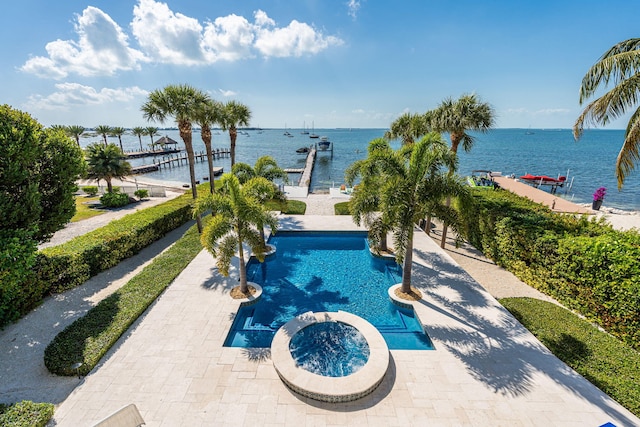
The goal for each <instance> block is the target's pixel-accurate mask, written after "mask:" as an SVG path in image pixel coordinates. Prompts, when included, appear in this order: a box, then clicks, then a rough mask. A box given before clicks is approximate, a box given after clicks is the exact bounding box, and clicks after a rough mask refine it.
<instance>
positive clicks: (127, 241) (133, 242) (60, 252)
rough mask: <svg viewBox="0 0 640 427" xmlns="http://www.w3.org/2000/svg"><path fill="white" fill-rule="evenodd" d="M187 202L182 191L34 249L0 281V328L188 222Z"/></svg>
mask: <svg viewBox="0 0 640 427" xmlns="http://www.w3.org/2000/svg"><path fill="white" fill-rule="evenodd" d="M207 188H208V185H207ZM192 204H193V199H192V198H191V196H190V195H188V194H185V195H183V196H180V197H177V198H175V199H172V200H169V201H167V202H165V203H162V204H160V205H157V206H154V207H151V208H147V209H144V210H140V211H137V212H135V213H132V214H129V215H126V216H124V217H123V218H120V219H118V220H114V221H112V222H111V223H109V224H108V225H106V226H104V227H102V228H99V229H97V230H94V231H91V232H89V233H87V234H85V235H82V236H79V237H76V238H74V239H72V240H70V241H68V242H66V243H64V244H62V245H58V246H54V247H50V248H46V249H43V250H42V251H40V252H38V253H37V255H36V258H35V262H32V263H30V264H32V267H31V268H30V269H29V271H28V272H25V273H24V274H22V276H21V277H16V278H3V280H0V327H2V326H4V325H6V324H8V323H10V322H12V321H14V320H16V319H18V318H19V317H20V316H22V315H24V314H26V313H28V312H29V311H30V310H31V309H33V308H34V307H35V306H37V305H38V304H40V303H41V302H42V300H43V298H44V297H45V296H47V295H48V294H50V293H58V292H62V291H64V290H67V289H71V288H74V287H76V286H79V285H81V284H83V283H84V282H86V281H87V280H88V279H89V278H90V277H92V276H94V275H96V274H97V273H99V272H101V271H103V270H106V269H108V268H111V267H113V266H115V265H117V264H118V263H119V262H120V261H122V260H123V259H126V258H128V257H130V256H132V255H134V254H136V253H138V252H139V251H140V250H141V249H143V248H145V247H146V246H148V245H149V244H151V243H153V242H154V241H156V240H158V239H160V238H161V237H163V236H164V235H165V234H167V233H168V232H169V231H171V230H174V229H175V228H177V227H179V226H181V225H182V224H185V223H186V222H187V221H189V220H191V215H192V214H191V210H192V209H191V207H192ZM0 278H2V277H0ZM5 279H6V280H5ZM9 279H11V280H9Z"/></svg>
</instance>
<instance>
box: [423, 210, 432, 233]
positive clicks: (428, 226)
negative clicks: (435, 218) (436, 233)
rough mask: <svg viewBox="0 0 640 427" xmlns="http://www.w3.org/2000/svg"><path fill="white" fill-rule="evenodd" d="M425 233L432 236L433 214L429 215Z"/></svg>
mask: <svg viewBox="0 0 640 427" xmlns="http://www.w3.org/2000/svg"><path fill="white" fill-rule="evenodd" d="M424 231H425V232H426V233H427V234H431V214H429V215H427V222H426V223H425V225H424Z"/></svg>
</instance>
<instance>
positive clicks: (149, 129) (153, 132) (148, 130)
mask: <svg viewBox="0 0 640 427" xmlns="http://www.w3.org/2000/svg"><path fill="white" fill-rule="evenodd" d="M145 134H146V135H149V139H151V144H150V146H151V151H154V147H155V145H156V144H155V143H154V142H153V137H154V136H157V135H158V128H157V127H153V126H148V127H146V128H145Z"/></svg>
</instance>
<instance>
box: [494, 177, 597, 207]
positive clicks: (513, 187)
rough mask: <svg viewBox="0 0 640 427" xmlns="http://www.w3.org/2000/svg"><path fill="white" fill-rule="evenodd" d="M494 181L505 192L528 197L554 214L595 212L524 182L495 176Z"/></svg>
mask: <svg viewBox="0 0 640 427" xmlns="http://www.w3.org/2000/svg"><path fill="white" fill-rule="evenodd" d="M493 180H494V181H495V182H497V183H498V184H499V185H500V187H502V188H504V189H505V190H509V191H511V192H512V193H515V194H517V195H518V196H522V197H526V198H527V199H529V200H532V201H534V202H536V203H542V204H543V205H545V206H548V207H549V208H550V209H551V210H552V211H554V212H560V213H574V214H593V213H594V211H593V210H591V209H589V208H585V207H584V206H580V205H577V204H575V203H573V202H570V201H569V200H566V199H563V198H562V197H559V196H558V195H557V194H550V193H547V192H546V191H542V190H539V189H537V188H534V187H532V186H530V185H527V184H525V183H524V182H520V181H516V180H515V179H512V178H507V177H504V176H494V177H493Z"/></svg>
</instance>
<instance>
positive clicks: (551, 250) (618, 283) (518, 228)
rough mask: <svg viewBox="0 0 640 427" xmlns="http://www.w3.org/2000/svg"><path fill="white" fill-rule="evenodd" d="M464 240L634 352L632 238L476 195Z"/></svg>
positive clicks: (522, 203) (637, 304) (524, 202)
mask: <svg viewBox="0 0 640 427" xmlns="http://www.w3.org/2000/svg"><path fill="white" fill-rule="evenodd" d="M475 202H476V203H475V207H474V208H473V209H471V210H470V211H468V212H463V213H462V215H463V216H464V218H465V219H464V222H465V230H466V235H465V236H464V237H465V238H466V239H467V240H468V241H470V242H471V244H472V245H474V246H475V247H476V248H478V249H480V250H481V251H482V252H484V254H485V255H486V256H488V257H489V258H491V259H493V260H494V261H495V262H496V264H498V265H500V266H502V267H505V268H506V269H508V270H509V271H511V272H512V273H514V274H515V275H516V276H518V277H519V278H520V279H521V280H523V281H524V282H526V283H527V284H529V285H531V286H533V287H535V288H537V289H539V290H541V291H542V292H545V293H547V294H549V295H551V296H553V297H554V298H556V299H557V300H558V301H560V302H561V303H562V304H564V305H565V306H567V307H569V308H571V309H574V310H577V311H579V312H580V313H581V314H582V315H584V316H585V317H587V318H588V319H590V320H592V321H595V322H597V323H598V324H599V325H601V326H602V327H603V328H605V329H606V330H607V331H609V332H611V333H612V334H614V335H615V336H617V337H619V338H620V339H622V340H623V341H625V342H626V343H628V344H629V345H631V346H633V347H635V348H636V349H640V234H638V233H637V232H636V231H624V232H623V231H617V230H614V229H613V228H612V227H611V226H609V225H606V224H605V223H604V221H603V220H589V219H588V218H587V216H581V217H575V216H572V215H559V214H556V213H553V212H551V211H550V210H549V209H547V208H546V207H544V206H542V205H539V204H536V203H533V202H532V201H530V200H528V199H525V198H522V197H519V196H516V195H514V194H512V193H510V192H507V191H495V192H494V191H491V192H479V191H478V192H476V193H475Z"/></svg>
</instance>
